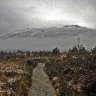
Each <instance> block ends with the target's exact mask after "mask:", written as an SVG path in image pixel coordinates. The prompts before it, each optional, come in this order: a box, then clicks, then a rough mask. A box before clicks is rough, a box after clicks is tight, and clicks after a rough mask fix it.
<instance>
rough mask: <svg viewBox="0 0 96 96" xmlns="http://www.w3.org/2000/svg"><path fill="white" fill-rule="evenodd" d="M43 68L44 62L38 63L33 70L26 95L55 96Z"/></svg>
mask: <svg viewBox="0 0 96 96" xmlns="http://www.w3.org/2000/svg"><path fill="white" fill-rule="evenodd" d="M43 69H44V64H43V63H39V64H38V66H37V67H36V68H35V69H34V70H33V76H32V87H31V90H30V92H29V95H28V96H56V95H55V91H54V88H53V87H52V85H51V83H50V81H49V78H48V76H47V74H46V73H45V72H44V70H43Z"/></svg>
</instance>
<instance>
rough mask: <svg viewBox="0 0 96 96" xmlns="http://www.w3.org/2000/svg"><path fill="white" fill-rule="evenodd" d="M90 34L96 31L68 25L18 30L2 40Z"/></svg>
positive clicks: (1, 37) (3, 36) (4, 36)
mask: <svg viewBox="0 0 96 96" xmlns="http://www.w3.org/2000/svg"><path fill="white" fill-rule="evenodd" d="M85 32H87V33H89V32H91V33H92V32H96V30H93V29H89V28H86V27H81V26H78V25H66V26H63V27H49V28H27V29H23V30H17V31H15V32H10V33H6V34H3V35H1V36H0V39H9V38H26V37H34V38H36V37H39V38H40V37H58V36H63V35H66V36H67V35H68V36H77V35H78V34H83V33H85Z"/></svg>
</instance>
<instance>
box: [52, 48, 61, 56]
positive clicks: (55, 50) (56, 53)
mask: <svg viewBox="0 0 96 96" xmlns="http://www.w3.org/2000/svg"><path fill="white" fill-rule="evenodd" d="M58 54H60V50H59V49H58V48H57V47H56V48H54V49H53V50H52V55H58Z"/></svg>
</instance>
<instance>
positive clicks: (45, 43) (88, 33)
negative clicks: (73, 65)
mask: <svg viewBox="0 0 96 96" xmlns="http://www.w3.org/2000/svg"><path fill="white" fill-rule="evenodd" d="M78 37H80V39H81V43H82V44H83V45H85V46H86V47H87V48H91V47H93V46H94V45H96V43H95V42H96V30H93V29H89V28H85V27H81V26H78V25H68V26H63V27H49V28H27V29H22V30H17V31H14V32H10V33H6V34H3V35H0V50H17V49H20V50H32V51H33V50H51V49H53V48H55V47H58V48H60V49H61V50H68V49H69V48H70V47H72V46H73V45H74V44H76V42H77V38H78Z"/></svg>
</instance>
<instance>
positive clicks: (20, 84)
mask: <svg viewBox="0 0 96 96" xmlns="http://www.w3.org/2000/svg"><path fill="white" fill-rule="evenodd" d="M32 70H33V66H30V65H29V64H27V62H25V59H20V58H18V59H8V60H0V96H27V94H28V91H29V88H30V86H31V76H32Z"/></svg>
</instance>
